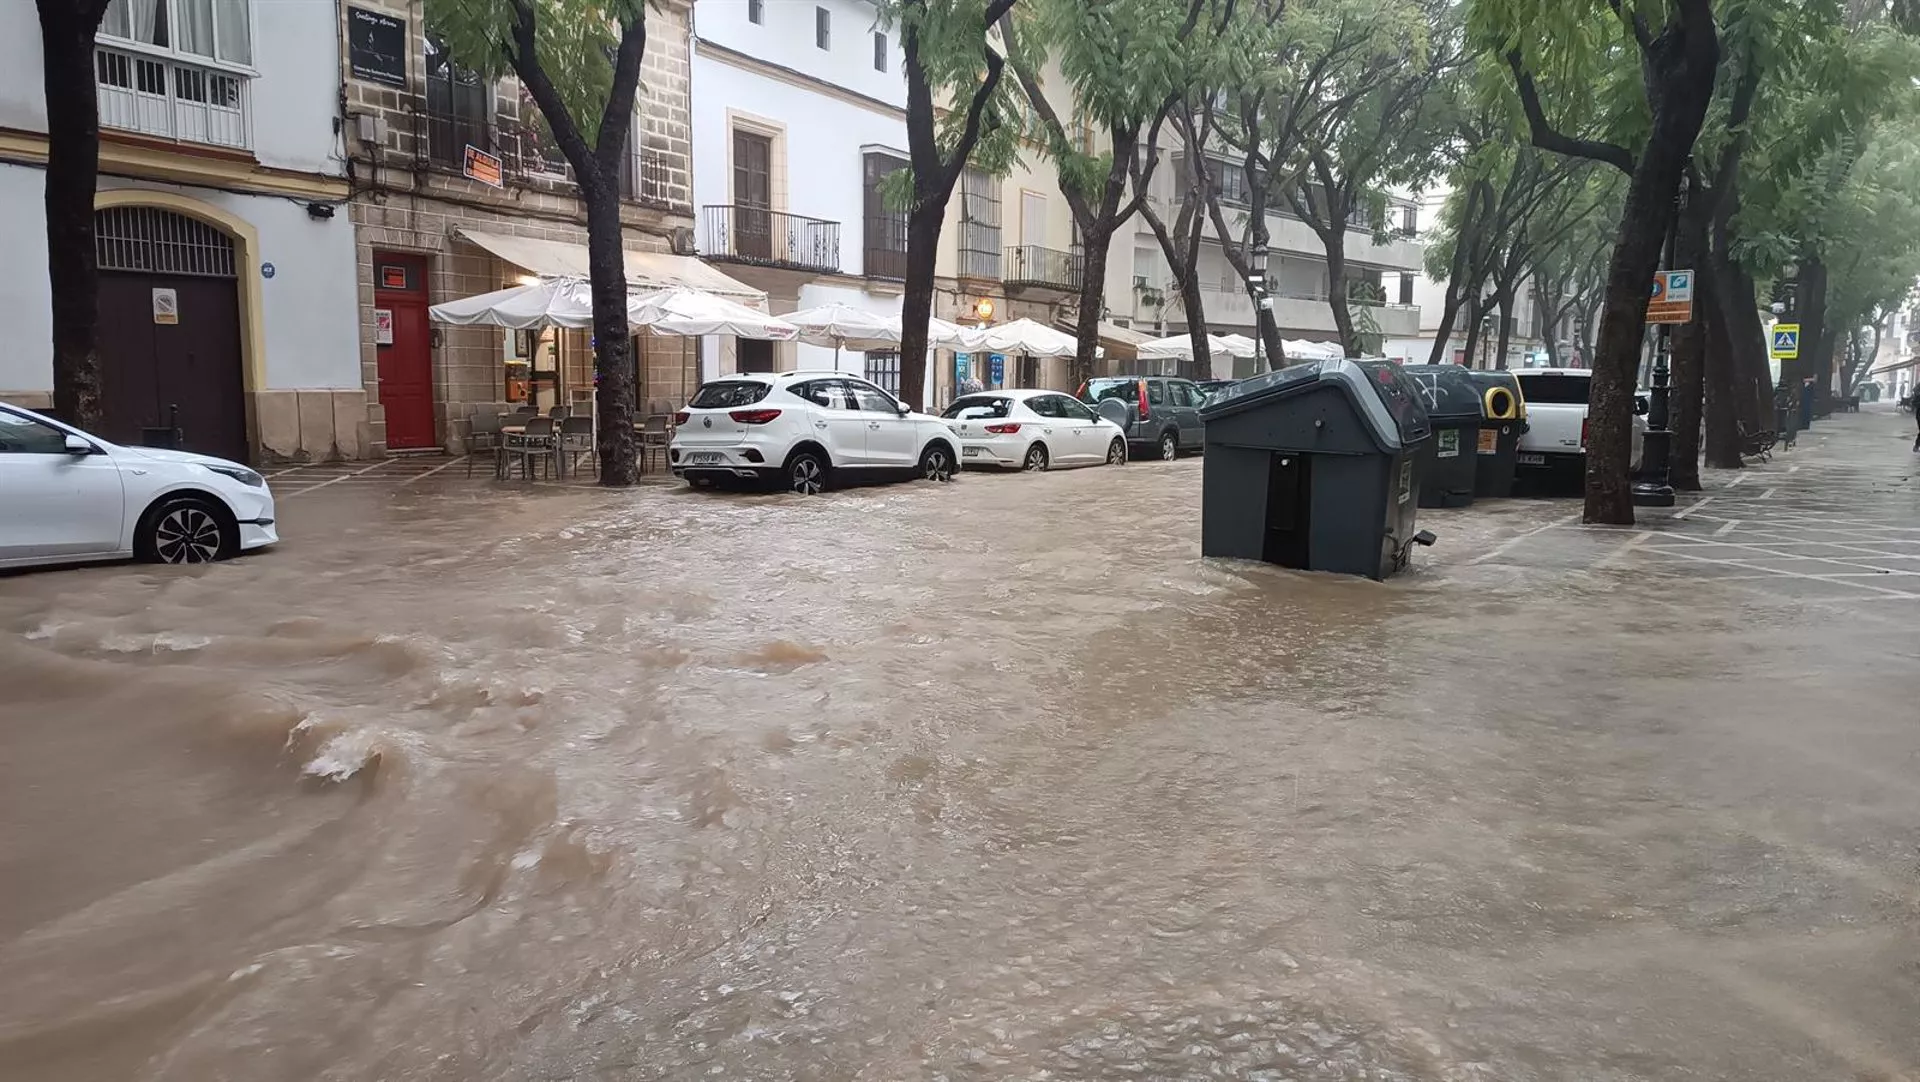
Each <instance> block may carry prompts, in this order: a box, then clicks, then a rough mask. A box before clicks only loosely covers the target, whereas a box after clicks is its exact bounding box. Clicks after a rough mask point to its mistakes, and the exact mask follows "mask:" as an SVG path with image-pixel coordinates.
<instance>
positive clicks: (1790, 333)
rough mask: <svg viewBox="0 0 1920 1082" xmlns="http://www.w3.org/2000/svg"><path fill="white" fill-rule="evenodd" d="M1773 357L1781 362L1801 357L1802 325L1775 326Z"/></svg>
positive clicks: (1785, 324)
mask: <svg viewBox="0 0 1920 1082" xmlns="http://www.w3.org/2000/svg"><path fill="white" fill-rule="evenodd" d="M1773 356H1774V359H1775V360H1780V361H1791V360H1794V359H1796V358H1798V357H1799V356H1800V324H1798V323H1775V324H1774V325H1773Z"/></svg>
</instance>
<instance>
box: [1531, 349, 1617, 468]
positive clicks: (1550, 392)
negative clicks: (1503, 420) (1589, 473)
mask: <svg viewBox="0 0 1920 1082" xmlns="http://www.w3.org/2000/svg"><path fill="white" fill-rule="evenodd" d="M1514 376H1515V377H1516V378H1518V379H1519V381H1520V394H1521V397H1523V398H1524V399H1526V403H1527V430H1526V431H1525V432H1524V433H1522V434H1521V436H1520V465H1519V468H1520V469H1521V470H1522V471H1529V470H1530V471H1535V472H1542V471H1554V470H1558V471H1571V472H1583V471H1584V469H1585V462H1586V455H1587V396H1588V391H1589V389H1590V388H1591V386H1592V382H1593V373H1592V372H1591V371H1590V370H1588V369H1585V368H1524V369H1520V370H1518V371H1516V372H1514ZM1645 413H1646V400H1645V399H1644V398H1636V399H1635V400H1634V418H1633V458H1632V461H1634V462H1638V461H1640V445H1641V442H1642V440H1643V438H1644V437H1645V435H1646V432H1647V422H1646V418H1645V417H1644V414H1645Z"/></svg>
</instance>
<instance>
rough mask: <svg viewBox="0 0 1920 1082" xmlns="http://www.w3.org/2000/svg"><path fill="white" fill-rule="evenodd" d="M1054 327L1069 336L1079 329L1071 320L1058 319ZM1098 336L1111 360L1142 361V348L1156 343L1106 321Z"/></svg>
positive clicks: (1144, 335)
mask: <svg viewBox="0 0 1920 1082" xmlns="http://www.w3.org/2000/svg"><path fill="white" fill-rule="evenodd" d="M1053 325H1054V326H1056V327H1058V328H1060V329H1061V330H1063V331H1066V332H1067V333H1068V334H1072V333H1073V332H1074V331H1075V330H1077V329H1078V328H1077V326H1076V323H1075V321H1074V320H1071V319H1064V318H1063V319H1056V320H1054V321H1053ZM1098 334H1099V336H1100V346H1101V348H1102V349H1104V350H1105V351H1106V356H1107V358H1108V359H1110V360H1119V361H1137V360H1139V359H1140V347H1141V346H1143V345H1146V344H1147V343H1148V342H1151V341H1154V337H1153V335H1150V334H1141V333H1140V332H1139V331H1136V330H1132V329H1130V328H1127V327H1122V326H1120V325H1119V324H1118V323H1108V322H1107V321H1106V320H1104V319H1103V320H1101V321H1100V323H1099V330H1098Z"/></svg>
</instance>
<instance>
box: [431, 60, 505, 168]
mask: <svg viewBox="0 0 1920 1082" xmlns="http://www.w3.org/2000/svg"><path fill="white" fill-rule="evenodd" d="M426 59H427V63H426V69H427V157H428V160H430V161H432V162H433V163H434V164H435V165H439V166H443V167H445V168H448V169H459V168H461V167H462V165H463V164H464V163H465V159H466V152H467V146H468V145H469V144H471V145H473V146H475V147H478V148H480V149H482V150H492V149H493V142H492V140H490V139H489V138H488V134H489V132H488V129H489V121H491V120H492V119H493V116H492V113H493V109H492V106H493V102H492V100H491V99H492V97H493V92H492V88H491V87H489V86H488V85H487V84H486V83H485V82H484V81H483V80H481V78H480V77H479V76H477V75H475V74H473V73H472V72H470V71H467V70H465V69H463V68H459V67H456V66H455V65H454V63H453V59H452V57H451V56H450V55H449V54H448V52H447V50H446V48H445V47H444V46H442V45H441V44H440V43H439V42H437V41H435V40H433V39H432V38H428V39H427V57H426Z"/></svg>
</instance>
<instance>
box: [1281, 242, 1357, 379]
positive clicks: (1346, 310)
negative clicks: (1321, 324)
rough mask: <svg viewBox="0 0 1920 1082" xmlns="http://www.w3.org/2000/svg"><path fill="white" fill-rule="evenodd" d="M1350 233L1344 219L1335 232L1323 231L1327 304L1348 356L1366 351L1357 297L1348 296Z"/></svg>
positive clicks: (1334, 329) (1342, 347) (1334, 330)
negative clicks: (1356, 318) (1356, 324)
mask: <svg viewBox="0 0 1920 1082" xmlns="http://www.w3.org/2000/svg"><path fill="white" fill-rule="evenodd" d="M1346 234H1347V230H1346V226H1345V225H1344V223H1339V222H1336V223H1335V224H1334V228H1333V230H1332V231H1331V232H1328V233H1321V234H1320V240H1321V243H1322V244H1323V245H1324V246H1325V248H1326V250H1327V306H1328V307H1329V308H1331V309H1333V332H1334V333H1335V334H1337V335H1339V336H1340V348H1341V349H1343V350H1345V351H1346V354H1347V356H1349V357H1359V356H1363V355H1364V353H1363V351H1362V350H1361V348H1360V335H1359V334H1358V333H1357V332H1356V331H1355V330H1354V329H1353V301H1352V298H1350V297H1348V296H1347V240H1346ZM1275 333H1276V334H1277V333H1278V332H1277V331H1276V332H1275Z"/></svg>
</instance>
